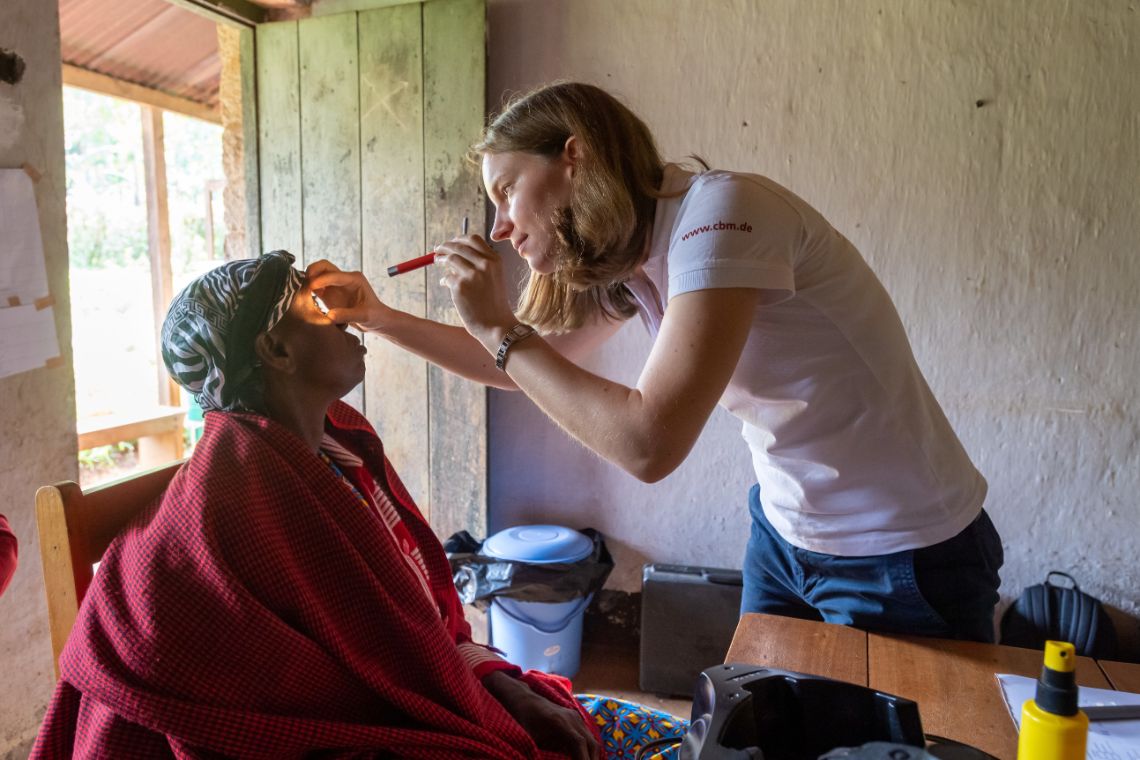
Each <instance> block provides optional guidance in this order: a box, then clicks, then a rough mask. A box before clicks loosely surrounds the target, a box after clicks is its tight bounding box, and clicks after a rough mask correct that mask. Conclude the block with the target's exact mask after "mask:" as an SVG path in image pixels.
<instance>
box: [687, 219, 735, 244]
mask: <svg viewBox="0 0 1140 760" xmlns="http://www.w3.org/2000/svg"><path fill="white" fill-rule="evenodd" d="M722 230H735V231H736V232H752V225H751V224H749V223H748V222H741V223H740V224H735V223H733V222H721V221H718V222H717V223H716V224H702V225H701V226H700V227H694V228H693V229H691V230H689V231H688V232H686V233H684V234H683V235H681V239H682V240H688V239H689V238H691V237H696V236H697V235H701V234H703V233H705V232H721V231H722Z"/></svg>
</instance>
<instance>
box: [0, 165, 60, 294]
mask: <svg viewBox="0 0 1140 760" xmlns="http://www.w3.org/2000/svg"><path fill="white" fill-rule="evenodd" d="M47 295H49V293H48V283H47V267H45V266H44V245H43V240H41V239H40V218H39V214H38V213H37V212H36V191H35V187H34V186H33V185H32V178H31V177H29V176H28V175H27V173H26V172H25V171H24V170H23V169H0V308H4V307H7V306H9V305H11V303H12V299H13V298H18V299H19V305H20V306H25V305H28V304H34V303H35V302H36V300H37V299H40V298H44V297H46V296H47Z"/></svg>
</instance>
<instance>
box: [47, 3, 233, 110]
mask: <svg viewBox="0 0 1140 760" xmlns="http://www.w3.org/2000/svg"><path fill="white" fill-rule="evenodd" d="M59 26H60V36H61V43H62V49H63V62H64V63H70V64H72V65H74V66H79V67H80V68H84V69H88V70H90V71H96V72H98V73H100V74H106V75H107V76H111V77H114V78H115V79H121V80H124V81H127V82H132V83H134V84H138V85H142V86H144V87H150V88H152V89H155V90H161V91H162V92H166V93H168V94H170V95H177V96H179V97H183V98H187V99H189V100H193V101H195V102H197V103H202V104H204V105H207V106H210V107H216V106H217V103H218V80H219V77H220V75H221V70H222V64H221V60H220V59H219V57H218V37H217V30H216V28H215V25H214V23H213V22H211V21H210V20H209V19H207V18H204V17H203V16H200V15H198V14H196V13H193V12H191V11H188V10H185V9H183V8H179V7H177V6H174V5H171V4H169V3H167V2H166V1H165V0H59Z"/></svg>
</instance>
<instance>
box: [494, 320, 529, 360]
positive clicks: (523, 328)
mask: <svg viewBox="0 0 1140 760" xmlns="http://www.w3.org/2000/svg"><path fill="white" fill-rule="evenodd" d="M532 335H534V328H533V327H531V326H530V325H524V324H523V323H522V322H519V323H518V324H517V325H515V326H514V327H512V328H511V329H509V330H507V334H506V335H504V336H503V342H502V343H500V344H499V351H498V353H496V354H495V366H496V367H497V368H499V369H501V370H503V371H504V372H505V371H506V365H507V351H509V350H510V349H511V346H513V345H514V344H516V343H518V342H519V341H520V340H525V339H526V338H529V337H530V336H532Z"/></svg>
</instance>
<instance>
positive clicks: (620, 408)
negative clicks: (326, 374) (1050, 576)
mask: <svg viewBox="0 0 1140 760" xmlns="http://www.w3.org/2000/svg"><path fill="white" fill-rule="evenodd" d="M474 150H475V152H476V154H477V155H478V156H479V158H480V160H481V163H482V172H483V181H484V183H485V185H486V190H487V195H488V198H489V199H490V201H491V203H492V204H493V205H494V209H495V222H494V226H493V228H492V230H491V239H492V240H495V241H509V242H510V244H511V246H512V247H513V248H514V249H515V251H516V252H517V253H518V255H519V256H521V257H522V258H523V259H524V260H525V261H526V263H527V265H528V266H529V268H530V274H529V280H528V282H527V284H526V287H525V289H524V291H523V293H522V296H521V298H520V299H519V302H518V304H517V305H516V306H515V307H514V308H512V305H511V304H510V302H509V299H508V291H509V288H508V284H507V282H506V280H505V278H504V274H503V266H502V262H501V261H500V258H499V255H498V254H497V253H496V252H495V251H494V250H493V249H492V248H491V247H490V246H489V245H488V243H487V242H486V241H485V240H483V238H481V237H479V236H478V235H469V236H464V237H460V238H456V239H455V240H452V241H450V242H448V243H445V244H444V245H441V246H439V247H438V248H437V249H436V260H435V262H436V267H437V269H438V270H439V271H440V272H441V274H442V277H441V283H442V284H443V285H445V286H446V287H447V288H449V290H450V291H451V295H452V298H453V300H454V303H455V307H456V309H457V311H458V313H459V315H460V317H461V319H462V321H463V327H455V326H448V325H444V324H439V323H436V322H432V321H430V320H425V319H422V318H419V317H416V316H413V315H410V314H406V313H402V312H399V311H397V310H395V309H392V308H390V307H389V306H387V305H386V304H384V303H382V302H381V301H380V300H379V299H378V298H377V297H376V295H375V293H374V292H373V290H372V289H371V287H370V286H369V285H368V283H367V281H366V280H365V279H364V278H363V276H361V275H360V274H359V273H346V272H340V271H337V270H336V268H335V267H334V266H332V265H331V264H329V263H328V262H317V263H315V264H313V265H312V266H311V267H310V269H309V274H310V275H311V276H312V277H313V287H314V289H316V290H317V291H318V292H320V293H323V296H324V299H325V300H326V302H328V303H329V304H330V305H331V306H333V307H334V308H333V311H332V312H330V316H332V317H333V318H334V319H336V320H337V321H347V322H352V323H355V324H357V325H359V326H360V327H361V328H362V329H365V330H368V331H371V332H374V333H376V334H378V335H381V336H383V337H385V338H387V339H388V340H390V341H392V342H393V343H395V344H397V345H399V346H402V347H404V348H406V349H407V350H410V351H412V352H414V353H416V354H419V355H420V356H423V357H425V358H427V359H428V360H430V361H432V362H434V363H436V364H438V365H439V366H441V367H444V368H446V369H448V370H450V371H452V372H455V373H457V374H459V375H461V376H463V377H466V378H469V379H472V380H475V381H478V382H482V383H485V384H487V385H490V386H494V387H497V388H502V389H507V390H521V391H522V392H523V393H525V394H526V395H527V396H529V397H530V398H531V399H532V400H533V401H534V402H535V403H536V404H537V405H538V407H539V408H540V409H542V411H543V412H544V413H546V414H547V415H548V416H549V417H550V418H551V419H553V420H554V421H555V422H557V423H558V424H559V425H561V426H562V427H563V428H564V429H565V430H566V431H567V432H569V433H570V434H571V435H572V436H574V437H575V438H576V439H577V440H578V441H580V442H581V443H582V444H584V445H585V446H587V447H589V448H590V449H592V450H593V451H595V452H597V453H598V454H599V455H601V456H603V457H605V458H606V459H608V460H609V461H611V462H613V463H614V464H616V465H618V466H619V467H621V468H622V469H624V470H626V471H627V472H629V473H630V474H631V475H633V476H634V477H637V478H639V479H641V480H643V481H646V482H654V481H657V480H660V479H661V478H664V477H665V476H666V475H668V474H669V473H671V472H673V471H674V470H675V469H676V468H677V467H678V466H679V465H680V464H681V462H682V461H684V459H685V457H686V456H687V455H688V453H689V451H690V450H691V448H692V447H693V444H694V443H695V442H696V440H697V437H698V435H699V434H700V432H701V430H702V428H704V426H705V423H706V422H707V421H708V419H709V416H710V415H711V413H712V411H713V408H714V407H715V406H716V405H717V404H718V403H719V404H721V405H722V406H724V407H726V408H727V409H728V410H729V411H730V412H731V413H732V414H734V415H736V416H737V417H739V418H740V420H741V422H742V425H743V437H744V441H745V444H746V445H747V446H748V447H749V448H750V450H751V454H752V459H753V462H754V464H755V472H756V484H755V485H753V486H752V488H751V491H750V493H749V499H748V501H749V510H750V513H751V516H752V533H751V537H750V540H749V543H748V548H747V551H746V555H745V558H744V563H743V565H744V580H745V587H744V601H743V603H742V611H745V612H748V611H757V612H769V613H777V614H786V615H794V616H799V617H808V618H816V619H824V620H828V621H831V622H836V623H844V624H851V625H856V626H859V627H863V628H868V629H878V630H887V631H901V632H906V633H913V634H920V635H932V636H944V637H960V638H970V639H977V640H982V641H992V640H993V625H992V617H993V609H994V605H995V604H996V602H997V599H998V596H997V588H998V584H999V578H998V568H999V567H1000V566H1001V564H1002V547H1001V541H1000V538H999V537H998V535H997V532H996V530H995V529H994V527H993V524H992V523H991V522H990V520H989V517H988V516H987V515H986V513H985V512H984V511H983V509H982V503H983V500H984V498H985V494H986V481H985V479H984V478H983V477H982V475H981V474H980V473H979V472H978V470H977V469H976V468H975V467H974V465H973V463H972V462H971V461H970V458H969V456H968V455H967V454H966V452H965V450H964V449H963V447H962V445H961V443H960V442H959V440H958V438H957V436H956V435H955V433H954V431H953V429H952V428H951V426H950V424H949V422H948V421H947V419H946V417H945V415H944V414H943V412H942V409H941V408H940V406H939V405H938V402H937V401H936V400H935V398H934V396H933V394H932V393H931V391H930V389H929V387H928V386H927V384H926V381H925V380H924V378H923V376H922V373H921V371H920V370H919V368H918V365H917V364H916V362H915V359H914V356H913V354H912V352H911V348H910V345H909V343H908V341H907V337H906V333H905V331H904V329H903V326H902V324H901V322H900V320H899V317H898V314H897V313H896V311H895V308H894V305H893V304H892V302H891V299H890V297H889V295H888V294H887V292H886V291H885V290H884V288H883V286H882V285H881V284H880V283H879V281H878V279H877V278H876V277H875V275H874V273H873V272H872V271H871V269H870V268H869V267H868V265H867V264H866V262H865V261H864V260H863V258H862V256H861V255H860V254H859V252H858V251H857V250H856V249H855V248H854V246H853V245H852V244H851V243H850V242H849V241H848V240H847V239H846V238H844V237H843V235H841V234H840V233H839V232H838V231H836V230H835V229H834V228H833V227H832V226H831V225H830V224H829V223H828V222H827V221H826V220H825V219H824V218H823V217H822V216H821V215H820V213H819V212H817V211H816V210H815V209H814V208H812V207H811V206H810V205H808V203H806V202H805V201H804V200H802V199H800V198H799V197H797V196H796V195H794V194H793V193H792V192H790V191H789V190H787V189H786V188H784V187H781V186H780V185H778V184H777V183H775V182H773V181H772V180H770V179H768V178H766V177H763V176H760V175H758V174H746V173H738V172H729V171H712V170H708V169H704V170H701V171H696V172H693V171H689V170H687V169H686V168H685V167H683V166H680V165H676V164H669V163H666V162H664V161H663V160H662V158H661V157H660V155H659V153H658V150H657V147H656V144H655V142H654V139H653V136H652V134H651V133H650V131H649V129H648V128H647V127H646V125H645V124H644V123H643V122H642V121H641V120H640V119H639V118H638V117H637V116H636V115H634V114H633V113H632V112H631V111H630V110H629V109H628V108H627V107H625V106H624V105H623V104H622V103H620V102H619V101H618V100H617V99H616V98H614V97H613V96H611V95H610V94H608V93H607V92H605V91H604V90H601V89H599V88H597V87H594V86H591V85H587V84H577V83H566V84H555V85H551V86H547V87H543V88H540V89H538V90H536V91H534V92H531V93H529V94H527V95H525V96H523V97H522V98H520V99H518V100H516V101H515V102H513V103H512V104H510V105H509V106H508V107H507V108H506V109H505V110H504V111H503V112H502V113H501V114H499V115H498V116H497V117H496V118H495V119H494V120H493V121H492V122H491V124H490V125H489V126H488V127H487V129H486V131H485V133H484V135H483V138H482V140H481V141H480V142H479V143H478V144H477V145H476V146H475V148H474ZM635 314H637V315H639V316H640V317H641V319H642V321H643V322H644V324H645V326H646V328H647V329H648V331H649V332H650V334H651V335H652V336H653V337H654V344H653V348H652V351H651V353H650V355H649V358H648V360H647V362H646V363H645V365H644V367H643V369H642V371H641V375H640V377H639V378H638V381H637V383H636V385H635V386H633V387H626V386H624V385H621V384H619V383H615V382H612V381H610V380H607V379H606V378H604V377H599V376H597V375H595V374H592V373H590V372H588V371H586V370H584V369H582V368H581V367H580V366H578V365H577V364H576V363H575V362H576V360H577V359H579V358H580V357H582V356H583V355H584V354H585V353H586V352H588V351H589V350H591V349H592V348H593V347H595V346H597V345H598V344H599V343H601V342H602V341H604V340H606V339H607V338H608V337H610V336H611V335H613V333H614V332H615V331H616V330H617V328H618V327H619V326H620V325H621V323H622V322H623V321H624V320H626V319H629V318H630V317H632V316H633V315H635ZM742 485H743V484H742Z"/></svg>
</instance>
